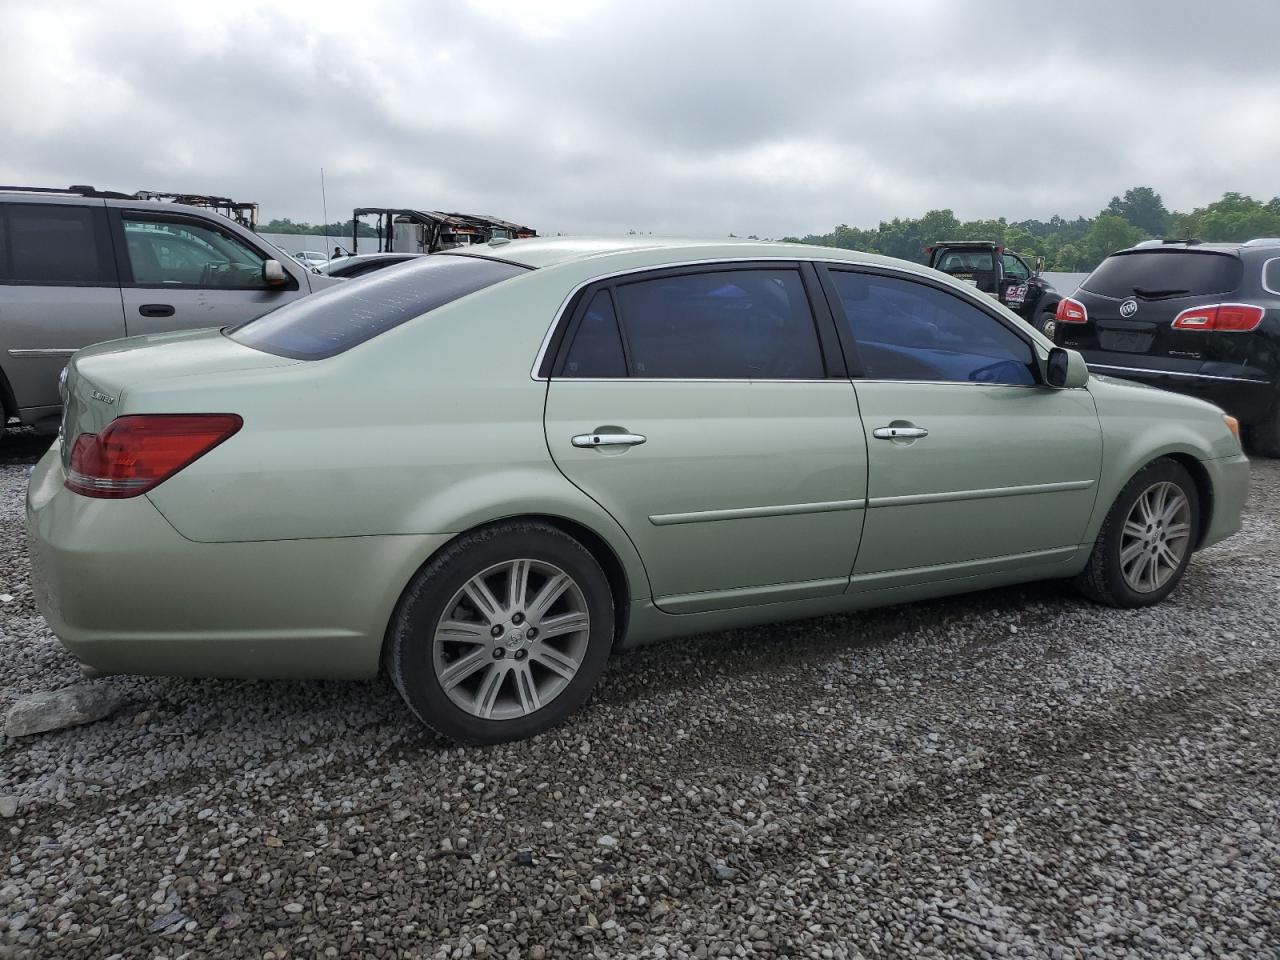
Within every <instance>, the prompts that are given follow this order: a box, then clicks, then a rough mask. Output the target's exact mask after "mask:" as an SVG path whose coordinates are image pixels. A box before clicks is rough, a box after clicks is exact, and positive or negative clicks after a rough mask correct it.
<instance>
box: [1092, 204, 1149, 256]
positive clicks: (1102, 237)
mask: <svg viewBox="0 0 1280 960" xmlns="http://www.w3.org/2000/svg"><path fill="white" fill-rule="evenodd" d="M1142 238H1143V232H1142V231H1141V230H1139V229H1138V228H1137V227H1132V226H1130V225H1129V224H1128V223H1126V222H1125V221H1124V220H1123V219H1122V218H1120V217H1117V216H1116V215H1115V214H1111V213H1101V214H1099V215H1098V216H1097V217H1095V218H1094V221H1093V226H1092V227H1090V228H1089V232H1088V233H1087V234H1085V238H1084V241H1083V243H1082V244H1081V246H1082V252H1083V253H1084V255H1085V258H1086V259H1087V260H1088V262H1089V267H1088V269H1090V270H1091V269H1093V267H1095V266H1097V265H1098V264H1099V263H1101V262H1102V261H1103V260H1104V259H1106V257H1108V256H1109V255H1110V254H1112V253H1115V252H1116V251H1117V250H1123V249H1124V248H1125V247H1132V246H1133V245H1134V244H1135V243H1137V242H1138V241H1139V240H1141V239H1142Z"/></svg>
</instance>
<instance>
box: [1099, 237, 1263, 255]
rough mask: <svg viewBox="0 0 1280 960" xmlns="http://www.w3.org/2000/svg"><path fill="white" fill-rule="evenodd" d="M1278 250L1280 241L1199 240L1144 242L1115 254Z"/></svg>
mask: <svg viewBox="0 0 1280 960" xmlns="http://www.w3.org/2000/svg"><path fill="white" fill-rule="evenodd" d="M1277 248H1280V240H1270V239H1268V238H1264V239H1262V240H1253V241H1246V242H1237V241H1229V242H1208V243H1205V242H1201V241H1199V240H1190V241H1188V240H1144V241H1142V242H1141V243H1139V244H1135V245H1134V246H1132V247H1128V248H1126V249H1124V250H1117V251H1116V253H1150V252H1151V251H1153V250H1154V251H1156V252H1159V251H1161V250H1174V251H1190V252H1192V253H1196V252H1201V253H1232V254H1237V255H1239V254H1241V253H1246V252H1250V251H1255V250H1256V251H1263V250H1275V249H1277Z"/></svg>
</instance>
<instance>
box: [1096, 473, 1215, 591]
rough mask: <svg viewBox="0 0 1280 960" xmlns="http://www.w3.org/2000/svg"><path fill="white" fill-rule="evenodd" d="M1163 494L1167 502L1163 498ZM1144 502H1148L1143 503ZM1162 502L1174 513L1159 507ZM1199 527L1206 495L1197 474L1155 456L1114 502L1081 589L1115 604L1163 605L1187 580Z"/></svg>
mask: <svg viewBox="0 0 1280 960" xmlns="http://www.w3.org/2000/svg"><path fill="white" fill-rule="evenodd" d="M1162 493H1163V494H1164V495H1165V496H1166V497H1167V499H1166V500H1164V501H1161V500H1159V497H1160V495H1161V494H1162ZM1144 500H1145V506H1142V505H1140V504H1142V503H1143V502H1144ZM1161 503H1165V504H1168V506H1169V510H1170V511H1171V512H1169V513H1164V512H1163V511H1162V510H1158V509H1155V508H1156V507H1157V506H1158V505H1159V504H1161ZM1175 507H1177V509H1176V510H1174V508H1175ZM1148 511H1150V512H1148ZM1171 518H1172V519H1171ZM1145 520H1151V521H1152V522H1150V523H1146V522H1144V521H1145ZM1199 529H1200V497H1199V493H1198V492H1197V490H1196V485H1195V481H1194V480H1192V478H1191V474H1189V473H1188V472H1187V470H1186V468H1185V467H1183V466H1182V465H1181V464H1179V463H1177V462H1176V461H1174V460H1170V459H1168V458H1162V459H1160V460H1155V461H1153V462H1152V463H1149V464H1147V465H1146V466H1145V467H1143V468H1142V469H1141V470H1139V471H1138V473H1137V474H1135V475H1134V477H1133V479H1131V480H1130V481H1129V482H1128V483H1127V484H1125V487H1124V489H1123V490H1121V491H1120V496H1118V497H1117V498H1116V500H1115V503H1113V504H1112V505H1111V509H1110V510H1109V511H1108V513H1107V518H1106V520H1105V521H1104V522H1103V524H1102V529H1101V530H1100V531H1099V532H1098V539H1097V540H1096V541H1095V543H1094V546H1093V552H1092V553H1091V554H1090V555H1089V562H1088V564H1087V565H1086V566H1085V568H1084V570H1082V571H1081V572H1080V573H1079V574H1078V575H1077V576H1076V578H1075V580H1074V584H1075V587H1076V589H1077V590H1079V591H1080V592H1081V593H1083V594H1084V595H1085V596H1086V597H1088V598H1089V599H1090V600H1093V601H1094V602H1095V603H1101V604H1105V605H1106V606H1109V607H1122V608H1129V607H1149V606H1152V605H1153V604H1157V603H1159V602H1160V601H1161V600H1163V599H1164V598H1165V597H1167V596H1168V595H1169V594H1170V593H1171V592H1172V591H1173V589H1174V587H1176V586H1177V585H1178V581H1179V580H1181V579H1182V575H1183V573H1184V572H1185V571H1186V569H1187V564H1188V563H1190V561H1191V554H1192V552H1193V551H1194V549H1195V544H1196V537H1197V533H1198V531H1199ZM1144 558H1145V561H1146V562H1145V564H1144ZM1175 560H1176V562H1175ZM1135 574H1136V577H1135ZM1144 574H1145V575H1144ZM1135 579H1136V581H1137V582H1135Z"/></svg>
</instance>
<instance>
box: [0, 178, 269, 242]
mask: <svg viewBox="0 0 1280 960" xmlns="http://www.w3.org/2000/svg"><path fill="white" fill-rule="evenodd" d="M0 193H39V194H46V195H49V196H61V197H93V198H94V199H96V200H152V201H156V202H160V203H183V204H186V205H187V206H189V207H204V208H206V209H209V210H213V211H214V212H215V213H220V214H222V215H223V216H224V217H226V218H227V219H229V220H234V221H235V222H236V223H238V224H240V225H241V226H245V227H248V228H249V229H250V230H256V229H258V205H257V204H256V203H245V202H242V201H238V200H232V199H231V198H230V197H214V196H209V195H207V194H203V193H165V192H163V191H157V190H139V191H138V192H137V193H120V192H118V191H116V190H99V189H97V188H96V187H91V186H89V185H87V184H83V183H73V184H72V185H71V186H69V187H9V186H0Z"/></svg>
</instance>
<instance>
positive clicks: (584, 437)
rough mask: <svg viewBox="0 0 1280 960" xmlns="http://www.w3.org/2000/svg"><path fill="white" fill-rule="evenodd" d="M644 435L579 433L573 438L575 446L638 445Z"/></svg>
mask: <svg viewBox="0 0 1280 960" xmlns="http://www.w3.org/2000/svg"><path fill="white" fill-rule="evenodd" d="M645 439H646V438H645V437H642V436H640V434H638V433H580V434H578V435H577V436H576V437H574V438H573V445H574V446H575V447H638V446H640V444H642V443H644V441H645Z"/></svg>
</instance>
